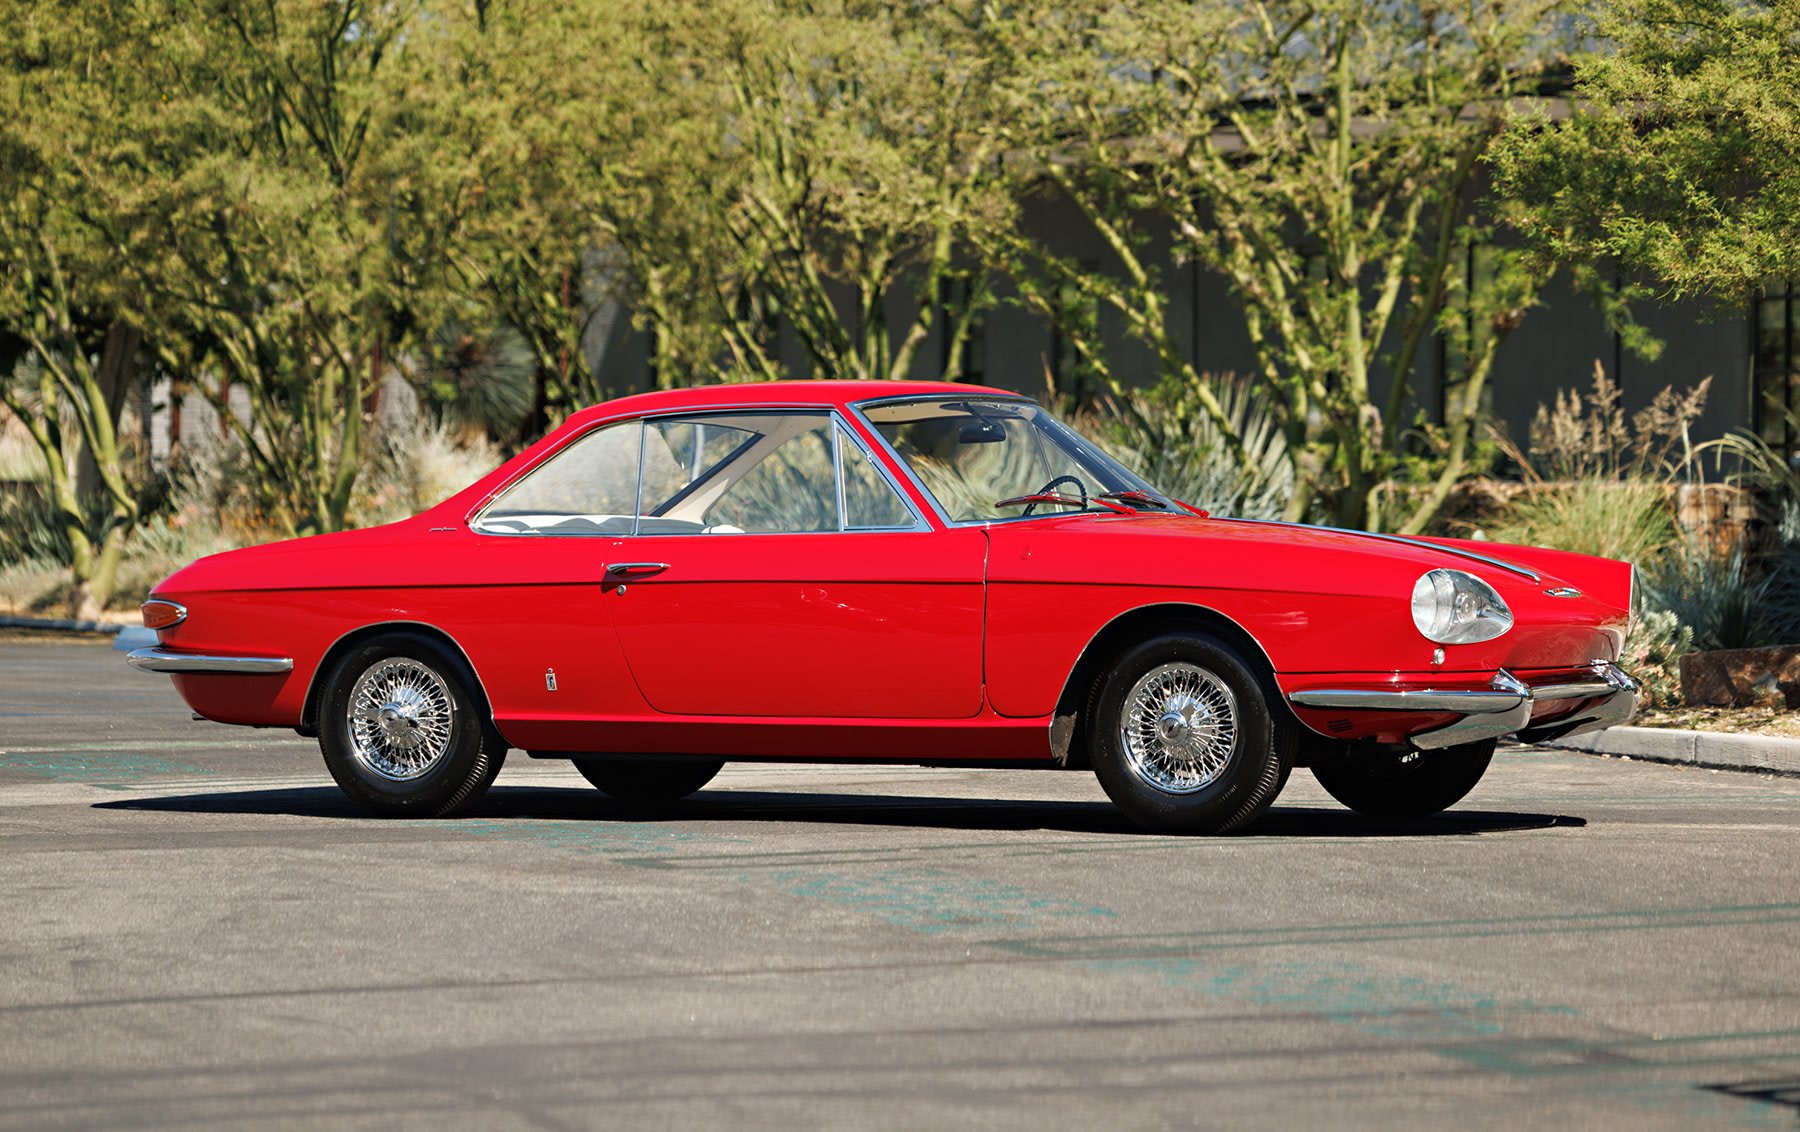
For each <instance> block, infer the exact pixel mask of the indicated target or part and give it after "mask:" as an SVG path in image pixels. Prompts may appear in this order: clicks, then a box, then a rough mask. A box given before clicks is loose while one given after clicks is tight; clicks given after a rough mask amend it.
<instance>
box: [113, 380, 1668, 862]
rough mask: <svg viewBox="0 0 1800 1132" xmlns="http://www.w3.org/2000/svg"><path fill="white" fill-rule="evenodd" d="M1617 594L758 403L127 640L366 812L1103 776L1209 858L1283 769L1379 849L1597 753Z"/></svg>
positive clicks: (564, 431)
mask: <svg viewBox="0 0 1800 1132" xmlns="http://www.w3.org/2000/svg"><path fill="white" fill-rule="evenodd" d="M1631 597H1632V572H1631V567H1630V566H1629V565H1627V564H1626V563H1623V562H1614V561H1610V560H1607V559H1602V558H1590V557H1586V556H1582V555H1576V554H1567V553H1562V552H1558V551H1552V550H1544V549H1538V548H1528V547H1520V546H1498V545H1493V544H1490V543H1483V542H1463V541H1457V540H1451V539H1427V538H1399V537H1394V536H1389V535H1374V534H1363V533H1357V532H1350V531H1338V530H1330V529H1324V528H1319V527H1309V526H1299V525H1294V524H1288V523H1271V522H1254V521H1246V520H1235V519H1222V518H1209V517H1207V516H1206V515H1205V514H1204V513H1202V512H1199V511H1196V510H1194V509H1193V508H1190V507H1187V506H1185V505H1184V504H1182V503H1179V502H1177V501H1175V500H1173V499H1171V498H1169V497H1168V496H1166V495H1164V494H1163V493H1162V492H1160V491H1158V490H1157V489H1156V488H1155V487H1153V486H1152V485H1150V484H1148V483H1145V482H1144V481H1143V480H1141V479H1139V478H1138V477H1137V476H1135V475H1133V474H1132V473H1131V472H1130V471H1129V470H1127V469H1126V468H1125V467H1123V466H1121V465H1120V464H1119V463H1118V462H1117V461H1115V460H1113V459H1111V458H1110V457H1108V456H1107V455H1106V454H1105V453H1104V452H1102V451H1101V450H1100V449H1098V448H1097V447H1095V446H1094V445H1093V444H1091V443H1090V442H1088V441H1087V440H1085V439H1083V438H1082V437H1081V436H1080V435H1078V434H1077V433H1075V432H1074V431H1072V430H1071V429H1069V428H1068V427H1067V426H1065V425H1063V424H1061V423H1060V422H1058V421H1057V420H1056V419H1055V418H1054V417H1053V416H1051V415H1050V414H1049V413H1047V412H1045V411H1044V410H1043V409H1042V408H1040V407H1039V406H1038V405H1037V404H1035V403H1034V402H1032V401H1031V400H1029V399H1027V398H1025V397H1021V396H1017V395H1014V394H1010V393H1004V392H1000V391H998V390H992V389H983V388H979V387H975V386H968V385H946V384H937V383H923V382H879V383H866V382H835V381H816V382H815V381H807V382H777V383H770V384H753V385H727V386H715V387H711V388H704V389H684V390H677V391H670V392H659V393H646V394H642V395H639V396H635V397H627V398H624V399H622V400H618V401H613V402H609V403H607V404H604V405H598V406H595V407H594V408H591V409H587V410H584V411H582V412H580V413H577V414H575V415H574V416H573V417H571V418H570V419H569V421H568V423H566V424H565V425H564V426H563V427H562V428H560V429H558V430H557V431H556V432H555V433H553V434H552V435H550V436H548V437H546V438H545V439H544V440H543V441H542V442H540V443H539V444H537V445H535V446H533V447H532V448H531V449H530V450H528V451H526V452H524V453H522V454H520V455H519V456H518V457H516V458H515V459H513V460H510V461H508V462H507V463H506V464H505V465H503V466H502V467H500V468H499V469H498V470H496V471H495V472H494V473H493V474H491V475H489V476H488V477H486V478H485V479H483V480H481V481H480V482H479V483H477V484H475V485H474V486H473V487H470V488H469V489H468V490H466V491H464V492H462V493H460V494H458V495H456V496H454V497H452V498H450V499H448V500H446V501H445V502H443V503H442V504H440V505H438V506H437V507H434V508H432V509H431V510H429V511H426V512H425V513H423V514H421V515H418V516H416V517H414V518H412V519H408V520H406V521H404V522H399V523H394V524H391V525H389V526H385V527H378V528H373V529H369V530H359V531H349V532H345V533H342V534H332V535H322V536H318V537H314V538H304V539H297V540H293V541H289V542H281V543H274V544H271V545H267V546H257V547H251V548H248V549H245V550H236V551H231V552H229V553H226V554H219V555H215V556H213V557H210V558H205V559H201V560H200V561H198V562H195V563H194V564H193V565H191V566H188V567H187V568H186V569H184V570H181V571H179V572H178V573H176V574H175V575H174V576H173V577H171V578H169V579H168V580H167V581H165V582H163V583H162V585H161V586H159V587H158V588H157V590H156V593H155V594H154V595H153V596H152V597H151V599H150V600H149V601H148V602H146V603H145V605H144V622H145V624H146V625H148V626H149V627H150V628H152V629H155V630H157V631H158V633H159V641H160V643H159V644H158V645H157V646H156V647H153V648H145V649H139V650H138V651H136V652H134V653H132V654H131V657H130V662H131V663H132V664H133V665H135V666H136V667H138V668H140V669H144V670H146V671H150V672H167V673H170V674H171V675H172V676H173V678H174V681H175V686H176V688H177V689H178V690H179V691H180V693H181V695H182V697H183V698H184V699H185V700H186V701H187V702H188V704H189V705H190V706H192V707H193V709H194V711H195V712H197V713H198V714H199V715H201V716H204V717H205V718H207V719H211V720H215V721H218V722H220V723H237V724H250V725H254V726H264V727H267V726H277V727H292V728H294V729H296V730H297V731H299V732H300V733H301V734H303V735H308V736H316V737H317V738H318V740H319V746H320V747H321V749H322V750H323V752H324V756H325V763H326V765H327V766H328V767H329V768H330V770H331V773H332V776H333V777H334V778H335V779H336V780H337V782H338V784H339V785H340V786H341V787H343V789H344V791H345V792H346V793H347V794H348V795H349V796H350V797H351V798H352V799H354V800H355V801H356V802H358V803H360V804H361V805H362V806H364V807H366V808H368V809H370V810H373V811H375V812H376V813H380V814H391V815H442V814H446V813H449V812H451V811H453V810H456V809H457V808H458V807H461V806H464V805H466V804H467V803H468V802H470V801H471V800H472V799H474V798H476V797H478V796H479V795H480V794H481V793H482V791H484V790H485V789H486V788H487V786H488V784H489V783H491V782H492V781H493V779H494V776H495V774H496V773H498V771H499V769H500V764H501V760H502V759H503V758H504V757H505V753H506V751H507V750H508V749H509V748H513V747H517V748H522V749H524V750H525V751H528V752H529V753H530V754H531V756H532V757H534V758H563V759H573V760H575V765H576V766H577V767H578V768H579V769H580V771H581V773H582V774H583V775H584V776H586V777H587V779H588V780H589V781H591V782H592V783H593V784H594V785H595V786H597V787H599V788H600V789H601V790H604V791H605V792H607V793H608V794H611V795H613V796H615V797H618V798H621V799H627V800H638V801H666V800H669V799H673V798H677V797H680V796H682V795H685V794H689V793H691V792H693V791H695V790H698V789H699V788H700V787H701V786H703V785H705V783H706V782H707V781H708V780H709V779H711V778H712V776H713V775H714V774H716V773H717V772H718V770H719V768H720V767H721V766H722V765H723V764H724V763H725V762H726V761H728V760H781V761H805V760H815V761H832V762H845V761H856V760H860V761H868V762H892V763H914V764H922V765H930V766H948V765H960V766H1004V767H1046V768H1050V767H1060V768H1070V767H1091V768H1092V769H1093V770H1094V772H1095V773H1096V774H1097V775H1098V776H1099V779H1100V782H1101V784H1102V785H1103V786H1104V787H1105V789H1106V792H1107V794H1109V795H1110V796H1111V797H1112V799H1113V800H1114V801H1115V802H1116V803H1117V804H1118V805H1119V807H1120V808H1121V809H1122V810H1123V811H1124V812H1125V814H1127V815H1128V816H1129V817H1130V818H1131V820H1133V821H1134V822H1136V823H1138V824H1139V825H1141V826H1143V827H1145V828H1149V829H1155V830H1168V831H1179V832H1195V833H1214V832H1222V831H1225V830H1232V829H1237V828H1240V827H1242V826H1244V825H1245V824H1247V823H1249V822H1251V821H1253V820H1255V818H1256V817H1257V816H1258V815H1259V814H1261V813H1262V812H1263V811H1264V810H1265V809H1267V808H1268V806H1269V804H1270V803H1271V802H1273V801H1274V800H1275V796H1276V794H1277V793H1279V792H1280V790H1281V788H1282V785H1283V783H1284V782H1285V781H1286V779H1287V775H1288V772H1289V770H1290V769H1291V768H1292V767H1294V766H1306V767H1309V768H1310V769H1311V770H1312V773H1313V774H1314V776H1316V777H1317V778H1318V780H1319V782H1320V783H1321V784H1322V785H1323V786H1324V787H1325V789H1326V790H1328V791H1330V792H1331V794H1332V795H1333V796H1334V797H1336V798H1337V799H1339V800H1340V801H1342V802H1343V803H1344V804H1346V805H1348V806H1350V807H1351V808H1353V809H1356V810H1359V811H1361V812H1363V813H1366V814H1370V815H1375V816H1377V817H1382V818H1388V819H1408V818H1416V817H1420V816H1423V815H1426V814H1430V813H1434V812H1436V811H1438V810H1441V809H1443V808H1444V807H1446V806H1449V805H1452V804H1453V803H1455V802H1456V801H1457V800H1459V799H1460V798H1462V797H1463V796H1464V795H1465V794H1467V793H1468V792H1469V790H1470V789H1472V788H1473V787H1474V785H1475V784H1476V782H1477V781H1478V780H1479V779H1480V777H1481V775H1482V773H1483V771H1484V770H1485V769H1486V767H1487V765H1488V761H1489V758H1490V756H1491V755H1492V753H1493V751H1494V746H1495V742H1496V740H1497V739H1498V738H1499V737H1501V736H1504V735H1512V734H1516V735H1518V736H1519V737H1520V738H1522V739H1526V740H1535V739H1547V738H1554V737H1557V736H1562V735H1568V734H1573V733H1575V732H1579V731H1585V730H1590V729H1593V728H1598V727H1603V726H1606V725H1608V724H1612V723H1618V722H1621V721H1623V720H1626V719H1628V718H1630V717H1631V715H1632V713H1633V712H1634V711H1635V710H1636V706H1637V691H1636V687H1635V685H1634V684H1633V683H1632V681H1631V680H1630V679H1629V678H1628V677H1627V676H1626V675H1625V674H1624V673H1623V672H1621V671H1620V670H1619V669H1618V668H1617V667H1616V666H1615V664H1614V662H1615V661H1616V660H1617V659H1618V656H1619V649H1620V646H1621V644H1622V642H1623V637H1624V634H1625V630H1626V624H1627V620H1628V617H1629V611H1630V609H1631Z"/></svg>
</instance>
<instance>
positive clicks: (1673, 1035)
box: [0, 643, 1800, 1132]
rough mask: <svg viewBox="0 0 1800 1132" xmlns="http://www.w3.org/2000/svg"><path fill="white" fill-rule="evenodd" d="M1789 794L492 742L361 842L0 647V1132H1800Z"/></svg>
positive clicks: (96, 648)
mask: <svg viewBox="0 0 1800 1132" xmlns="http://www.w3.org/2000/svg"><path fill="white" fill-rule="evenodd" d="M1797 835H1800V779H1794V778H1779V777H1768V776H1759V775H1755V774H1738V773H1729V772H1718V771H1708V770H1706V769H1699V768H1692V767H1687V768H1683V767H1673V766H1663V765H1655V764H1649V763H1643V762H1637V761H1625V760H1620V759H1601V758H1596V757H1593V756H1589V755H1584V754H1580V753H1575V752H1568V751H1550V750H1545V749H1532V748H1512V749H1509V750H1504V751H1503V752H1502V753H1501V755H1500V756H1498V757H1497V758H1496V761H1495V764H1494V768H1493V769H1492V770H1491V771H1490V772H1489V774H1488V776H1487V778H1486V779H1485V780H1484V781H1483V782H1482V784H1481V785H1480V786H1479V787H1478V788H1477V789H1476V791H1475V793H1474V794H1472V795H1471V796H1470V797H1469V798H1468V799H1467V800H1466V801H1464V802H1463V803H1462V805H1460V806H1458V807H1457V808H1456V809H1454V810H1452V811H1450V812H1449V813H1447V814H1444V815H1441V816H1439V817H1438V818H1436V819H1434V820H1432V821H1431V822H1428V823H1425V824H1423V825H1421V826H1419V827H1416V828H1410V829H1401V828H1392V827H1384V826H1381V825H1378V824H1375V823H1371V822H1369V821H1367V820H1365V819H1363V818H1360V817H1358V816H1357V815H1355V814H1352V813H1350V812H1348V811H1346V810H1344V809H1342V808H1341V807H1339V806H1337V805H1336V804H1335V803H1334V802H1332V801H1331V799H1330V798H1328V797H1327V796H1326V795H1325V794H1324V793H1323V792H1322V791H1321V790H1319V789H1318V787H1317V786H1316V785H1315V784H1314V783H1313V782H1312V779H1311V777H1310V776H1309V775H1307V774H1306V773H1305V772H1304V771H1301V772H1297V773H1296V774H1295V776H1294V779H1293V781H1292V782H1290V784H1289V785H1288V788H1287V790H1286V792H1285V793H1284V794H1283V795H1282V797H1281V799H1280V801H1279V802H1278V803H1277V804H1276V806H1275V808H1274V809H1273V810H1271V811H1270V812H1269V814H1268V815H1267V816H1266V817H1264V818H1263V819H1262V820H1261V821H1260V822H1259V823H1257V824H1256V825H1255V826H1254V827H1253V828H1251V829H1250V830H1249V832H1248V833H1246V834H1244V835H1241V836H1234V837H1227V838H1207V839H1197V838H1196V839H1188V838H1173V837H1158V836H1149V835H1145V834H1142V833H1139V832H1137V831H1135V830H1134V829H1132V828H1131V827H1129V826H1128V825H1126V824H1125V822H1124V821H1123V820H1122V819H1121V818H1120V817H1119V815H1118V814H1117V813H1116V812H1115V811H1114V810H1113V808H1112V807H1111V805H1110V804H1109V803H1108V802H1107V801H1106V799H1105V797H1104V795H1102V794H1101V792H1100V790H1099V788H1098V786H1097V785H1096V784H1095V782H1094V780H1093V778H1092V777H1091V776H1090V775H1087V774H1083V773H1073V772H1060V773H1059V772H1033V771H988V770H972V771H954V770H926V769H920V768H900V767H868V768H858V767H851V766H831V767H821V766H798V765H775V766H754V765H735V766H728V767H727V768H726V770H725V772H724V773H723V774H722V775H721V776H720V777H719V778H718V779H717V780H716V781H715V782H714V784H713V785H712V786H711V787H709V788H708V789H707V790H705V791H703V792H701V793H700V794H698V795H696V796H695V797H694V798H693V799H692V800H690V801H687V802H684V803H680V804H676V805H673V806H668V807H664V808H661V809H658V810H655V811H642V810H631V809H628V808H626V807H623V806H621V805H619V804H617V803H614V802H611V801H609V800H608V799H607V798H605V797H604V796H603V795H601V794H600V793H598V792H597V791H595V790H593V789H592V788H591V787H589V786H588V785H587V784H586V783H585V782H584V781H583V780H581V779H580V778H579V777H578V776H577V775H575V774H574V773H573V772H572V771H571V770H570V769H568V768H567V767H566V766H565V765H563V764H558V763H546V762H533V761H531V760H529V759H527V758H525V757H524V756H523V753H522V752H514V753H513V755H512V757H511V759H510V760H509V761H508V763H507V766H506V769H505V771H504V772H503V773H502V774H501V776H500V778H499V781H498V783H497V784H496V786H495V788H494V789H493V790H492V791H491V792H490V793H489V795H488V796H487V798H486V799H485V800H484V801H483V802H482V804H481V805H480V806H479V807H478V808H477V809H476V810H475V811H474V812H472V813H471V814H469V815H468V816H466V817H461V818H457V819H451V820H441V821H416V822H393V821H382V820H376V819H372V818H367V817H364V816H362V815H361V814H360V813H358V812H357V811H355V810H354V809H352V808H351V807H350V806H349V805H348V803H347V802H346V801H345V800H344V799H343V797H342V796H341V795H340V794H339V793H338V791H337V789H336V788H335V786H333V785H332V783H331V781H330V779H329V778H328V777H327V775H326V773H325V769H324V766H323V764H322V762H321V761H320V758H319V754H318V750H317V747H316V746H315V745H314V744H313V743H311V742H308V741H306V740H302V739H299V738H297V737H295V736H294V735H292V734H291V733H288V732H280V731H254V730H247V729H238V728H229V727H223V726H220V725H216V724H209V723H197V722H194V721H192V720H190V719H189V717H188V713H187V711H186V709H185V708H184V707H183V706H182V704H181V703H180V701H179V699H178V698H177V697H176V696H175V695H174V693H173V690H172V689H171V687H170V684H169V682H168V680H167V679H166V678H163V677H153V676H149V675H144V674H140V673H135V672H132V671H130V670H129V669H127V668H126V666H125V664H124V661H123V659H122V656H121V654H120V653H118V652H115V651H112V650H111V649H109V648H107V647H106V646H105V645H104V644H100V645H95V644H67V645H58V644H35V643H34V644H12V645H0V854H3V856H0V861H3V862H4V863H3V864H0V1128H118V1127H133V1128H144V1127H174V1126H180V1127H208V1128H239V1127H243V1128H289V1127H293V1128H332V1129H338V1128H362V1127H367V1128H383V1129H388V1128H412V1127H419V1128H429V1129H431V1130H432V1132H445V1130H448V1129H460V1128H482V1129H511V1128H519V1129H587V1128H606V1129H615V1128H623V1129H636V1128H654V1129H715V1128H732V1129H760V1128H782V1129H788V1128H833V1129H910V1128H938V1127H946V1128H948V1127H954V1128H997V1129H1014V1128H1017V1129H1034V1130H1038V1129H1059V1128H1104V1129H1136V1128H1190V1127H1202V1128H1214V1127H1219V1128H1223V1127H1232V1128H1350V1129H1392V1128H1431V1129H1439V1128H1456V1129H1459V1130H1461V1129H1483V1128H1508V1129H1511V1128H1523V1127H1545V1128H1622V1129H1630V1130H1632V1132H1645V1130H1650V1129H1696V1128H1715V1127H1716V1128H1744V1127H1748V1128H1766V1129H1795V1128H1800V947H1797V946H1796V939H1797V933H1800V870H1797V868H1796V866H1797V864H1800V852H1797V849H1800V837H1797Z"/></svg>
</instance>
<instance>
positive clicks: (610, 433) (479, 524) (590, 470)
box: [474, 421, 643, 535]
mask: <svg viewBox="0 0 1800 1132" xmlns="http://www.w3.org/2000/svg"><path fill="white" fill-rule="evenodd" d="M642 435H643V426H642V424H640V423H639V422H638V421H629V422H626V423H624V424H615V425H608V426H606V427H605V428H601V429H596V430H595V431H593V432H590V433H588V434H587V435H586V436H583V437H580V438H579V439H577V440H575V441H574V442H573V443H571V444H570V445H569V446H568V447H566V448H564V449H563V450H562V451H561V452H558V453H557V454H556V455H554V456H552V457H550V459H549V460H548V461H546V462H545V463H543V464H540V465H539V466H538V467H537V468H535V469H534V470H533V471H532V472H531V473H530V474H529V475H527V476H526V477H525V478H524V479H523V480H521V481H520V482H518V483H516V484H514V485H513V486H511V487H509V488H507V489H506V491H505V492H503V493H502V494H501V495H500V497H499V498H498V499H495V500H494V501H493V502H492V503H490V504H489V505H488V506H487V508H486V510H484V511H482V513H481V516H480V517H479V518H477V519H476V520H475V524H474V526H475V529H476V530H477V531H481V532H483V533H484V534H507V535H533V534H534V535H628V534H630V533H631V528H632V515H633V513H634V511H635V509H636V505H637V486H638V484H637V481H638V449H639V443H640V437H642Z"/></svg>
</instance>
